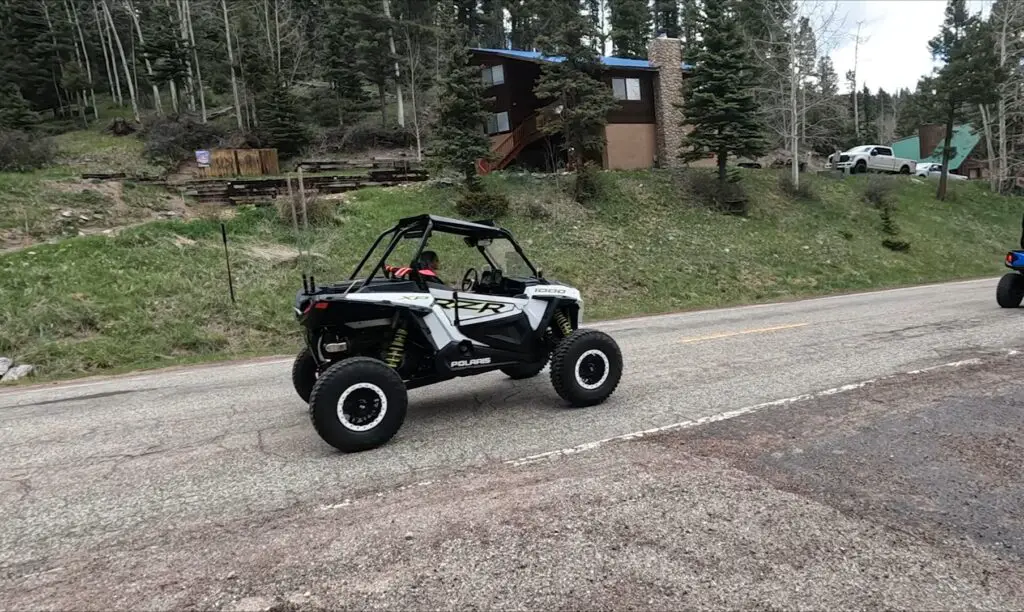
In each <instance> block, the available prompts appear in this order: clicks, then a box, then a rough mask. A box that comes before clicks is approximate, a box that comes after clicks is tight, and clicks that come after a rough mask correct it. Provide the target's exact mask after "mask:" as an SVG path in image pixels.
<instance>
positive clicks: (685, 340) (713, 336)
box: [680, 323, 810, 344]
mask: <svg viewBox="0 0 1024 612" xmlns="http://www.w3.org/2000/svg"><path fill="white" fill-rule="evenodd" d="M807 325H810V323H793V324H792V325H778V326H776V327H761V328H758V329H744V330H740V331H734V332H723V333H721V334H711V335H710V336H697V337H694V338H683V339H682V340H680V342H682V343H683V344H690V343H691V342H701V341H704V340H718V339H721V338H731V337H733V336H744V335H746V334H766V333H768V332H773V331H780V330H783V329H796V328H797V327H806V326H807Z"/></svg>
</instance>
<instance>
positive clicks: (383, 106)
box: [377, 81, 388, 127]
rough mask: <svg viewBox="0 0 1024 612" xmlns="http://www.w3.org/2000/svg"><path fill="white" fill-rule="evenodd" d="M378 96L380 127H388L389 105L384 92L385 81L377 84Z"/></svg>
mask: <svg viewBox="0 0 1024 612" xmlns="http://www.w3.org/2000/svg"><path fill="white" fill-rule="evenodd" d="M377 95H378V97H379V98H380V126H381V127H387V126H388V104H387V99H386V97H385V92H384V81H378V82H377Z"/></svg>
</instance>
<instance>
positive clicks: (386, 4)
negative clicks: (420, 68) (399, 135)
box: [383, 0, 405, 127]
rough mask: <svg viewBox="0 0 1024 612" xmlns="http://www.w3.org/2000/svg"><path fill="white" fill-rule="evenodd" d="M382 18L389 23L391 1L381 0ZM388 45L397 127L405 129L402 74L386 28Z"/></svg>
mask: <svg viewBox="0 0 1024 612" xmlns="http://www.w3.org/2000/svg"><path fill="white" fill-rule="evenodd" d="M383 2H384V17H385V18H387V20H388V21H391V0H383ZM388 44H389V45H390V47H391V57H393V58H395V90H396V94H397V96H398V125H400V126H401V127H405V101H404V100H403V99H402V74H401V72H400V71H399V69H398V52H397V51H396V50H395V32H394V29H393V28H391V27H390V25H389V26H388Z"/></svg>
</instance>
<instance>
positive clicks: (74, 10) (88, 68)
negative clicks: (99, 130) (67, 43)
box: [65, 0, 100, 120]
mask: <svg viewBox="0 0 1024 612" xmlns="http://www.w3.org/2000/svg"><path fill="white" fill-rule="evenodd" d="M75 4H76V0H68V2H67V4H66V5H65V7H70V11H71V16H72V17H73V18H74V25H75V30H77V31H78V40H79V41H80V43H81V45H82V57H83V58H84V59H85V75H86V78H87V79H88V81H89V94H90V95H91V96H92V112H93V117H94V118H95V119H97V120H98V119H99V118H100V109H99V106H98V105H97V104H96V87H95V86H94V85H93V79H92V62H91V61H90V60H89V47H88V46H87V45H86V44H85V33H84V32H83V31H82V22H81V21H80V20H79V19H78V7H77V6H76V5H75Z"/></svg>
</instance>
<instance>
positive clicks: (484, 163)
mask: <svg viewBox="0 0 1024 612" xmlns="http://www.w3.org/2000/svg"><path fill="white" fill-rule="evenodd" d="M553 107H554V104H549V105H547V106H545V107H543V108H541V109H539V110H538V111H537V112H535V113H533V114H532V115H530V116H529V117H527V118H526V120H525V121H523V122H522V123H520V124H519V125H518V126H517V127H516V128H515V129H514V130H512V131H511V132H509V134H508V136H506V137H505V138H504V139H502V140H500V141H498V144H496V145H494V146H493V147H492V148H491V153H492V159H491V160H490V161H489V160H486V159H480V160H477V163H476V168H477V172H478V173H479V174H488V173H491V172H494V171H495V170H503V169H505V168H506V167H507V166H508V165H509V164H510V163H512V161H513V160H514V159H515V158H516V157H518V156H519V154H520V153H522V152H523V149H525V148H526V147H528V146H529V145H531V144H533V143H535V142H537V141H538V140H540V139H541V138H543V137H544V130H543V129H542V127H543V125H544V123H546V120H547V116H548V115H549V114H550V113H551V109H552V108H553Z"/></svg>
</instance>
